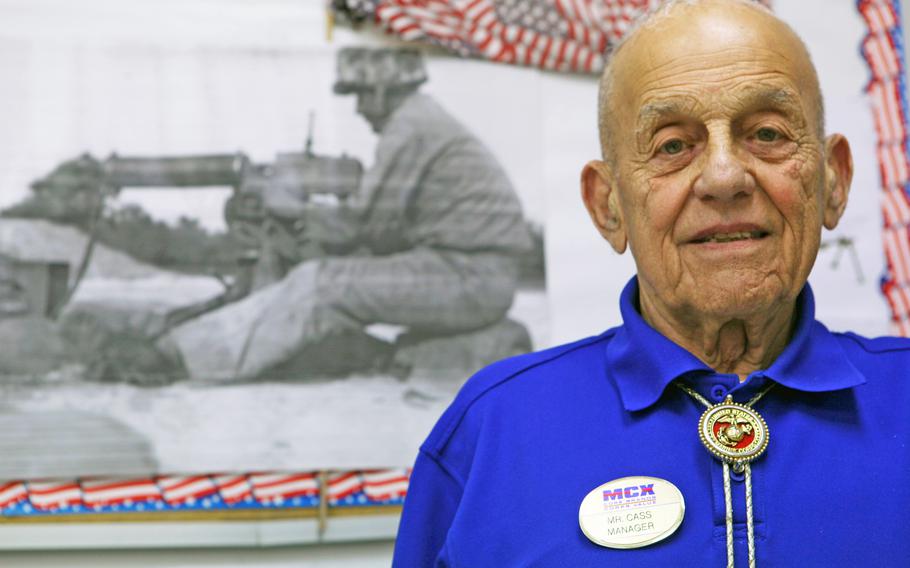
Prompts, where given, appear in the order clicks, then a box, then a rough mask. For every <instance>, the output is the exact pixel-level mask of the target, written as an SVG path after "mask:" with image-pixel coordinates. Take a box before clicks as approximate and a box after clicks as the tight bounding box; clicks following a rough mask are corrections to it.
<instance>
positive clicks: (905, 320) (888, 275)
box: [857, 0, 910, 336]
mask: <svg viewBox="0 0 910 568" xmlns="http://www.w3.org/2000/svg"><path fill="white" fill-rule="evenodd" d="M857 8H858V9H859V12H860V14H861V15H862V16H863V19H865V21H866V25H867V27H868V34H867V35H866V37H865V39H864V40H863V43H862V53H863V56H864V57H865V59H866V62H867V63H868V64H869V70H870V71H871V78H870V80H869V84H868V85H867V87H866V91H867V93H868V95H869V98H870V100H871V103H872V115H873V119H874V121H875V130H876V133H877V134H878V148H877V153H878V163H879V175H880V178H881V183H882V196H881V203H882V219H883V227H882V240H883V244H884V248H885V259H886V263H887V264H886V269H885V274H884V276H883V277H882V282H881V289H882V293H883V294H884V295H885V299H886V300H887V302H888V305H889V307H890V308H891V320H892V325H893V331H894V333H895V334H897V335H903V336H910V160H908V147H907V131H908V129H907V100H906V98H905V97H904V93H905V92H906V84H905V80H904V58H903V37H902V32H901V25H900V18H899V17H898V14H899V13H900V9H899V6H898V4H897V2H896V0H895V1H892V0H860V1H859V2H857Z"/></svg>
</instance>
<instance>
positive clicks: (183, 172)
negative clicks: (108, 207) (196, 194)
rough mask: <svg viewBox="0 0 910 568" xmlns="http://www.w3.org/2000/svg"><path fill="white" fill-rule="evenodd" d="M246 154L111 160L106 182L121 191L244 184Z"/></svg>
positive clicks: (120, 158) (106, 172)
mask: <svg viewBox="0 0 910 568" xmlns="http://www.w3.org/2000/svg"><path fill="white" fill-rule="evenodd" d="M246 163H247V158H246V156H244V155H243V154H214V155H208V156H188V157H180V158H177V157H166V158H136V157H120V156H111V157H110V158H108V159H107V160H106V161H105V162H104V166H103V167H104V172H105V181H106V182H107V184H108V185H110V186H113V187H116V188H121V187H202V186H217V185H222V186H223V185H227V186H232V187H236V186H238V185H239V184H240V180H241V177H242V175H243V170H244V168H245V167H246Z"/></svg>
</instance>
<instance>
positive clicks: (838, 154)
mask: <svg viewBox="0 0 910 568" xmlns="http://www.w3.org/2000/svg"><path fill="white" fill-rule="evenodd" d="M852 181H853V154H852V153H851V152H850V143H849V142H847V139H846V138H844V136H843V135H841V134H832V135H831V136H829V137H828V139H827V140H825V202H824V222H825V228H826V229H829V230H831V229H834V228H835V227H837V223H838V222H839V221H840V218H841V216H842V215H843V214H844V209H845V208H846V207H847V196H848V195H849V193H850V183H851V182H852Z"/></svg>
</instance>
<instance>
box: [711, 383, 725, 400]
mask: <svg viewBox="0 0 910 568" xmlns="http://www.w3.org/2000/svg"><path fill="white" fill-rule="evenodd" d="M728 392H729V391H728V390H727V387H725V386H724V385H714V386H713V387H711V398H713V399H714V400H715V402H720V401H722V400H723V399H724V397H726V396H727V393H728Z"/></svg>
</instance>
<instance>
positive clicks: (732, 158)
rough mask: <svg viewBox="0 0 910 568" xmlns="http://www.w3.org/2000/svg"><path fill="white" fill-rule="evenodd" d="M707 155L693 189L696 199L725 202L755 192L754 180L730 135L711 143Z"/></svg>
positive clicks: (715, 139) (720, 137) (717, 138)
mask: <svg viewBox="0 0 910 568" xmlns="http://www.w3.org/2000/svg"><path fill="white" fill-rule="evenodd" d="M706 152H707V155H706V156H705V165H704V167H703V168H702V170H701V173H700V175H699V176H698V178H697V179H696V180H695V185H694V186H693V191H694V192H695V195H696V196H697V197H700V198H702V199H719V200H724V201H725V200H732V199H736V198H738V197H743V196H747V195H751V194H752V192H754V191H755V178H754V177H753V176H752V174H751V173H749V171H748V170H747V169H746V167H745V164H744V163H743V161H742V158H741V157H740V156H738V155H737V153H736V149H735V146H734V144H733V141H732V140H731V139H730V137H729V136H719V137H716V138H714V139H713V140H709V142H708V147H707V148H706Z"/></svg>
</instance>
